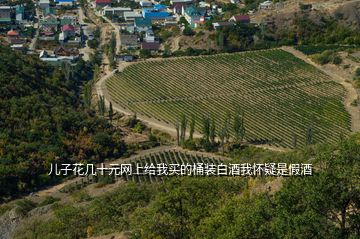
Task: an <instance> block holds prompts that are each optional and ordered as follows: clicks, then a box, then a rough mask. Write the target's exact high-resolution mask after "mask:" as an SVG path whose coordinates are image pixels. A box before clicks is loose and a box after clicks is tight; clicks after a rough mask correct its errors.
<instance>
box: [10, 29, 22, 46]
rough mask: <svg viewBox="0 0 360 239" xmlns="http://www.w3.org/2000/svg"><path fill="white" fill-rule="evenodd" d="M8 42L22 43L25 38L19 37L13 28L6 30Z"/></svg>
mask: <svg viewBox="0 0 360 239" xmlns="http://www.w3.org/2000/svg"><path fill="white" fill-rule="evenodd" d="M7 38H8V42H9V43H10V44H22V43H25V40H24V39H22V38H20V36H19V33H18V32H17V31H15V30H10V31H8V32H7Z"/></svg>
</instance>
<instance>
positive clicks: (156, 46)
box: [141, 42, 160, 51]
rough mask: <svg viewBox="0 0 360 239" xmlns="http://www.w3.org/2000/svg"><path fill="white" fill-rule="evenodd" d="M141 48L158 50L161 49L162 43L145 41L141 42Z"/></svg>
mask: <svg viewBox="0 0 360 239" xmlns="http://www.w3.org/2000/svg"><path fill="white" fill-rule="evenodd" d="M141 49H143V50H150V51H158V50H159V49H160V43H158V42H143V43H141Z"/></svg>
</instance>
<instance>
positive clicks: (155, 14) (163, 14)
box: [142, 8, 170, 19]
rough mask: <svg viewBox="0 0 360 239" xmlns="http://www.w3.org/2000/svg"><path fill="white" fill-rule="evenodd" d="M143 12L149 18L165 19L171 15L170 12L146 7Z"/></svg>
mask: <svg viewBox="0 0 360 239" xmlns="http://www.w3.org/2000/svg"><path fill="white" fill-rule="evenodd" d="M142 13H143V17H144V18H149V19H164V18H168V17H169V16H170V14H169V13H168V12H159V11H156V10H154V9H152V8H144V9H143V12H142Z"/></svg>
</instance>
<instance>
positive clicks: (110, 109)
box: [109, 101, 114, 122]
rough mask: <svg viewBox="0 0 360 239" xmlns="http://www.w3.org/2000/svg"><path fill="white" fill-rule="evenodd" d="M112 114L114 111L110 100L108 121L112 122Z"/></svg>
mask: <svg viewBox="0 0 360 239" xmlns="http://www.w3.org/2000/svg"><path fill="white" fill-rule="evenodd" d="M113 116H114V111H113V106H112V103H111V101H110V103H109V119H110V122H112V119H113Z"/></svg>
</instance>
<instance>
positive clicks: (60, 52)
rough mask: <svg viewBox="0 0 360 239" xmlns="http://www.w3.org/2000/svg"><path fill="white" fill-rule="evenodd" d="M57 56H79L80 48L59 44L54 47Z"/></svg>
mask: <svg viewBox="0 0 360 239" xmlns="http://www.w3.org/2000/svg"><path fill="white" fill-rule="evenodd" d="M54 54H55V56H78V55H79V50H78V49H77V48H65V47H64V46H57V47H56V48H55V49H54Z"/></svg>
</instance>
